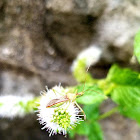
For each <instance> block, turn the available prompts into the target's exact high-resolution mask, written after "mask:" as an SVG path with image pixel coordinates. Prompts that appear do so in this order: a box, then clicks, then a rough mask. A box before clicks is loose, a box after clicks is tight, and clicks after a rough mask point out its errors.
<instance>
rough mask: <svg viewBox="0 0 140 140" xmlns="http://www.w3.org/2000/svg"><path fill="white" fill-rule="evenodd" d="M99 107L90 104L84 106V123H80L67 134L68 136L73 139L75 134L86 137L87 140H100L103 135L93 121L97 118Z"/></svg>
mask: <svg viewBox="0 0 140 140" xmlns="http://www.w3.org/2000/svg"><path fill="white" fill-rule="evenodd" d="M99 105H100V104H92V105H85V106H84V108H83V109H84V111H85V113H86V116H87V119H86V121H83V122H80V124H77V126H76V127H75V128H74V129H72V130H71V131H70V132H69V136H70V137H71V138H74V135H75V134H78V135H83V136H87V137H88V139H89V140H102V139H103V133H102V130H101V128H100V125H99V123H98V122H96V121H95V120H96V119H97V118H98V116H99Z"/></svg>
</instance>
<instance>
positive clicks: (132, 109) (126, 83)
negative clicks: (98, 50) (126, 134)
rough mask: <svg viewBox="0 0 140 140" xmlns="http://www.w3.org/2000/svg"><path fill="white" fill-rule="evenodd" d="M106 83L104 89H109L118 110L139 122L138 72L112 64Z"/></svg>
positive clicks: (139, 82)
mask: <svg viewBox="0 0 140 140" xmlns="http://www.w3.org/2000/svg"><path fill="white" fill-rule="evenodd" d="M106 83H108V84H107V85H108V89H109V90H108V89H106V90H108V91H110V95H111V98H112V100H113V101H114V102H116V103H117V104H118V105H119V108H120V112H121V113H122V114H123V115H125V116H128V117H129V118H131V119H135V120H136V121H137V122H140V119H139V117H138V116H139V115H140V111H138V109H139V108H140V74H139V73H138V72H135V71H132V70H130V69H128V68H125V69H121V68H120V67H118V66H117V65H114V66H112V67H111V69H110V71H109V73H108V76H107V79H106ZM111 85H114V86H111Z"/></svg>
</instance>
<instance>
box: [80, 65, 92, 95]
mask: <svg viewBox="0 0 140 140" xmlns="http://www.w3.org/2000/svg"><path fill="white" fill-rule="evenodd" d="M89 67H90V66H88V67H87V69H86V74H87V72H88V70H89ZM86 79H87V75H85V81H84V86H83V89H82V92H83V91H84V89H85V85H86Z"/></svg>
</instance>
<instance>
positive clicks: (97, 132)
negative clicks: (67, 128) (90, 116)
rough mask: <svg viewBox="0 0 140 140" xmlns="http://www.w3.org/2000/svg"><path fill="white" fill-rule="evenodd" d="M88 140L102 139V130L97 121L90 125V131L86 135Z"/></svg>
mask: <svg viewBox="0 0 140 140" xmlns="http://www.w3.org/2000/svg"><path fill="white" fill-rule="evenodd" d="M88 139H89V140H103V132H102V130H101V127H100V125H99V123H97V122H94V123H92V124H91V125H90V133H89V135H88Z"/></svg>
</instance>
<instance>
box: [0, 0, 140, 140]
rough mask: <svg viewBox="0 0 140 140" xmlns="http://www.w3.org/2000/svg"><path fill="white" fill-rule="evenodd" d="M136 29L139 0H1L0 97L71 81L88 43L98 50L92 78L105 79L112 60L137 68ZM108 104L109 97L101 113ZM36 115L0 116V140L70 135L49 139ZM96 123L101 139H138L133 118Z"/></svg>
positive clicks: (38, 139) (35, 92)
mask: <svg viewBox="0 0 140 140" xmlns="http://www.w3.org/2000/svg"><path fill="white" fill-rule="evenodd" d="M139 29H140V1H139V0H123V1H122V0H0V96H1V95H11V94H12V95H20V96H22V95H34V96H39V95H40V94H39V92H40V91H41V90H43V89H44V88H45V85H47V86H48V87H49V88H51V87H52V86H54V85H57V84H58V83H59V82H61V83H62V85H63V86H70V85H75V84H76V81H75V80H74V78H73V76H72V74H71V71H70V67H71V64H72V62H73V60H74V59H75V58H76V56H77V54H78V53H79V52H80V51H81V50H83V49H84V48H87V47H89V46H92V45H95V46H97V47H99V48H100V49H101V51H102V56H101V59H100V60H99V62H98V63H97V64H96V65H95V66H93V67H91V69H90V72H91V73H92V74H93V76H95V77H96V78H103V77H105V76H106V74H107V71H108V69H109V67H110V66H111V65H112V64H114V63H119V65H122V66H129V67H131V68H133V69H138V65H137V63H136V62H135V61H134V59H132V56H133V40H134V35H135V34H136V32H137V31H138V30H139ZM111 107H112V103H111V102H110V101H107V102H105V103H104V104H103V105H102V107H101V112H105V111H106V110H108V109H109V108H111ZM36 119H37V116H36V115H35V114H31V115H27V116H26V117H24V118H18V117H17V118H15V119H6V118H5V119H4V118H0V140H46V139H48V140H58V139H60V140H63V139H68V138H64V137H63V136H61V135H57V136H52V137H50V138H49V137H48V133H47V132H46V131H45V130H43V131H42V130H41V129H40V128H41V127H42V126H41V125H39V123H38V121H37V120H36ZM100 124H101V127H102V129H103V131H104V137H105V140H139V139H140V129H139V127H138V126H137V124H136V123H135V121H132V120H129V119H127V118H124V117H123V116H120V115H119V114H115V115H112V116H111V117H109V118H107V119H105V120H102V121H100ZM75 139H76V140H82V139H85V140H86V138H83V137H81V136H76V138H75Z"/></svg>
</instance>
